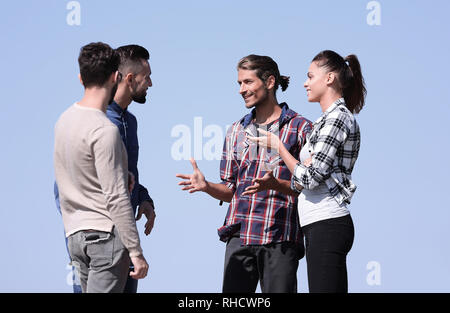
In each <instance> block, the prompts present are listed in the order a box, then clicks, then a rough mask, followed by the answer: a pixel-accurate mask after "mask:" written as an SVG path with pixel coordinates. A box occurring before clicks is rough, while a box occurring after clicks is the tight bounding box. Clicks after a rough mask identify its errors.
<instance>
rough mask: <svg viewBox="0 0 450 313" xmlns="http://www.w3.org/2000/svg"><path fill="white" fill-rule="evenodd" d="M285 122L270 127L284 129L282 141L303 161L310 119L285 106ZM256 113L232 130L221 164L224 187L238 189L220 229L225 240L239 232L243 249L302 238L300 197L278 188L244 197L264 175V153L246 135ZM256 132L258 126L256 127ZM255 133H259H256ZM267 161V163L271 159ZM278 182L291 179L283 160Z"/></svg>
mask: <svg viewBox="0 0 450 313" xmlns="http://www.w3.org/2000/svg"><path fill="white" fill-rule="evenodd" d="M280 106H281V108H282V113H281V115H280V118H279V119H278V120H277V121H275V122H274V123H273V124H272V125H271V126H270V128H269V131H271V132H277V131H279V137H280V139H281V141H282V142H283V144H284V145H285V147H286V148H288V150H289V152H290V153H291V154H292V155H293V156H295V157H298V156H299V154H300V150H301V148H302V146H303V145H304V144H305V143H306V135H307V134H308V133H309V132H310V131H311V129H312V124H311V122H310V121H309V120H307V119H305V118H304V117H302V116H300V115H299V114H297V113H296V112H294V111H292V110H291V109H289V107H288V105H287V104H286V103H281V104H280ZM254 114H255V110H253V111H252V112H251V113H249V114H247V115H246V116H244V117H243V118H242V119H241V120H239V121H237V122H235V123H234V124H233V125H232V126H231V127H230V128H229V129H228V131H227V135H226V138H225V143H224V147H223V154H222V160H221V162H220V178H221V179H222V183H223V184H225V185H226V186H227V187H228V188H230V189H231V190H233V191H234V194H233V198H232V200H231V203H230V206H229V208H228V212H227V215H226V218H225V222H224V225H223V226H222V227H221V228H219V229H218V233H219V237H220V240H222V241H225V242H226V241H227V240H228V239H229V238H230V237H231V236H232V235H233V234H236V233H239V234H240V238H241V243H242V244H243V245H265V244H269V243H272V242H282V241H294V242H298V241H300V239H301V238H302V233H301V230H300V226H299V222H298V213H297V197H293V196H288V195H285V194H282V193H279V192H277V191H275V190H266V191H261V192H259V193H256V194H253V195H250V196H243V195H242V193H243V192H244V190H245V188H247V187H248V186H251V185H252V180H253V179H254V178H260V177H263V176H264V174H265V173H266V172H265V170H264V166H265V164H267V163H266V162H265V161H264V160H265V157H264V154H267V152H264V149H261V148H260V147H257V146H256V145H254V144H253V145H252V144H251V143H250V142H249V141H248V140H247V139H246V136H245V129H246V128H247V127H248V126H249V125H250V126H252V125H251V123H252V120H253V118H254ZM254 129H255V128H254ZM254 135H256V134H254ZM266 160H267V159H266ZM273 175H274V176H275V178H279V179H284V180H288V181H290V180H291V178H292V174H291V172H290V171H289V169H288V168H287V166H286V165H285V164H284V162H283V161H282V160H281V159H280V160H279V163H278V164H277V165H275V167H274V170H273Z"/></svg>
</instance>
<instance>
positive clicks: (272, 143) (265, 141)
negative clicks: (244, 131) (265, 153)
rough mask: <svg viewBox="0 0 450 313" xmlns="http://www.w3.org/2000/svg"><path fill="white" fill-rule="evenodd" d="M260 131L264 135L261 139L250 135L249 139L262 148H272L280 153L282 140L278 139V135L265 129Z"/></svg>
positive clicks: (259, 129)
mask: <svg viewBox="0 0 450 313" xmlns="http://www.w3.org/2000/svg"><path fill="white" fill-rule="evenodd" d="M258 131H259V132H260V133H261V134H262V135H263V136H261V137H253V136H250V135H247V138H248V139H249V140H251V141H253V142H254V143H256V144H258V145H259V146H261V147H264V148H270V149H274V150H275V151H276V152H280V149H279V148H280V144H281V142H280V138H278V136H277V135H275V134H274V133H271V132H269V131H265V130H264V129H261V128H258Z"/></svg>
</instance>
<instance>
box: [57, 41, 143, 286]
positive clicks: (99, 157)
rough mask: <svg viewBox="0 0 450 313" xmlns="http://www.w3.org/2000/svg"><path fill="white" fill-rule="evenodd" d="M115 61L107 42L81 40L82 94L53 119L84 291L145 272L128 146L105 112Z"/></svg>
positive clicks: (62, 192) (72, 250)
mask: <svg viewBox="0 0 450 313" xmlns="http://www.w3.org/2000/svg"><path fill="white" fill-rule="evenodd" d="M119 62H120V57H119V55H118V53H117V52H116V51H114V50H113V49H112V48H111V47H110V46H108V45H107V44H104V43H100V42H98V43H91V44H88V45H86V46H84V47H82V48H81V51H80V55H79V57H78V63H79V66H80V81H81V83H82V84H83V86H84V88H85V92H84V96H83V98H82V99H81V101H79V102H78V103H75V104H74V105H72V106H71V107H70V108H69V109H67V110H66V111H65V112H64V113H63V114H62V115H61V116H60V118H59V119H58V121H57V123H56V125H55V149H54V166H55V177H56V183H57V185H58V188H59V191H58V196H59V203H60V207H61V213H62V217H63V223H64V229H65V232H66V237H67V241H68V250H69V254H70V257H71V260H72V265H73V266H75V268H76V270H77V272H78V273H79V278H80V282H81V288H82V291H83V292H123V290H124V287H125V284H126V281H127V277H128V275H131V276H132V277H133V278H135V279H141V278H144V277H145V276H146V275H147V271H148V264H147V262H146V260H145V258H144V256H143V254H142V248H141V245H140V240H139V234H138V232H137V227H136V220H135V218H134V214H133V208H132V206H131V202H130V196H129V190H128V189H129V188H130V186H129V184H130V182H129V177H130V176H129V172H128V162H127V161H128V160H127V152H126V149H125V147H124V145H123V143H122V140H121V137H120V134H119V131H118V129H117V127H116V126H115V125H114V124H113V123H111V121H110V120H109V119H108V118H107V116H106V108H107V106H108V104H109V103H111V102H112V100H113V96H114V94H115V91H116V90H117V87H118V83H119V81H120V80H121V76H122V75H121V74H120V73H119V71H118V66H119ZM130 261H131V263H132V264H133V265H134V271H133V272H131V273H129V265H130Z"/></svg>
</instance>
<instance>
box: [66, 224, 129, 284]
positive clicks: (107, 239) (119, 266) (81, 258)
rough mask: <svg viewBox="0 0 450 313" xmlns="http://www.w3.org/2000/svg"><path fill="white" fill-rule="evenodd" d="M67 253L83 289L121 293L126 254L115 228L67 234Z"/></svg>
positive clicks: (126, 260)
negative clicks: (107, 230)
mask: <svg viewBox="0 0 450 313" xmlns="http://www.w3.org/2000/svg"><path fill="white" fill-rule="evenodd" d="M68 247H69V254H70V258H71V260H72V265H73V266H74V267H75V271H76V274H78V276H79V278H80V283H81V289H82V291H83V292H88V293H90V292H91V293H106V292H110V293H122V292H123V290H124V287H125V283H126V281H127V277H128V272H129V271H128V270H129V266H130V257H129V255H128V250H127V249H126V248H125V247H124V245H123V244H122V241H121V240H120V237H119V234H118V232H117V230H116V229H115V228H114V231H113V232H112V233H107V232H102V231H91V230H90V231H79V232H76V233H75V234H73V235H71V236H69V237H68Z"/></svg>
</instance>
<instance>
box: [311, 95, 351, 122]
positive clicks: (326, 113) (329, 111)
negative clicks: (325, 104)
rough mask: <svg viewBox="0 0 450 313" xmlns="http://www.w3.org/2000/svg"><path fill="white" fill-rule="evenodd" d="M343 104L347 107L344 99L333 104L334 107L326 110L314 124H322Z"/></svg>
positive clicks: (331, 106)
mask: <svg viewBox="0 0 450 313" xmlns="http://www.w3.org/2000/svg"><path fill="white" fill-rule="evenodd" d="M341 104H344V105H345V100H344V98H339V99H337V100H336V101H334V102H333V104H332V105H330V106H329V108H328V109H326V111H325V112H323V113H322V115H321V116H320V117H319V118H318V119H317V120H316V121H315V122H314V124H318V123H320V122H321V121H322V120H323V119H324V118H326V117H327V116H328V114H330V113H331V112H333V111H334V110H336V109H337V107H338V106H340V105H341Z"/></svg>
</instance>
